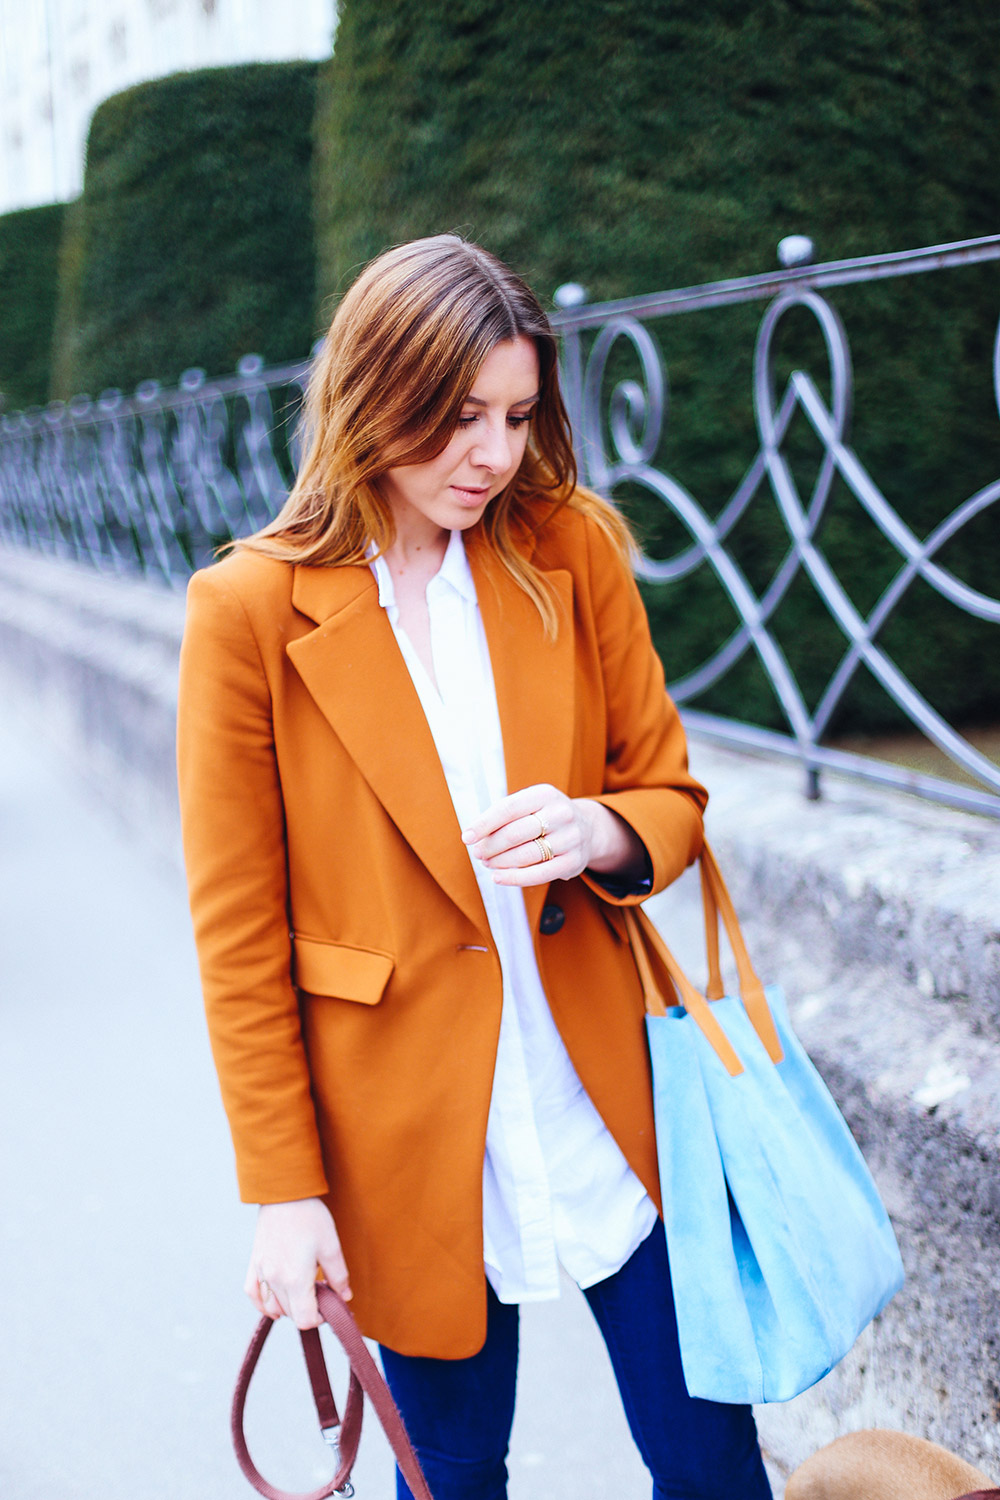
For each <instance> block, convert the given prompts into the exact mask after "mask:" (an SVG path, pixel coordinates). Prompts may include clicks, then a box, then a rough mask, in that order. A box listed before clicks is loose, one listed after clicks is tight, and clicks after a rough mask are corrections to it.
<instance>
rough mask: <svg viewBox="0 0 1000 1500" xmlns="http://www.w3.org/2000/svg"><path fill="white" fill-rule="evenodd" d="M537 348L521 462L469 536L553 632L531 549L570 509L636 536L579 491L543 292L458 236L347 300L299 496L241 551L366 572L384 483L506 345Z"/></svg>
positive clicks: (321, 386) (316, 372)
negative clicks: (535, 390) (526, 343)
mask: <svg viewBox="0 0 1000 1500" xmlns="http://www.w3.org/2000/svg"><path fill="white" fill-rule="evenodd" d="M521 337H524V338H530V339H531V340H532V341H533V342H534V345H535V348H536V349H537V351H538V363H539V369H540V375H541V381H540V387H539V400H538V402H537V405H536V406H535V409H534V413H533V416H532V420H531V429H530V434H529V438H528V444H527V448H526V451H525V455H524V458H523V459H522V461H521V465H520V467H519V469H518V471H517V473H516V474H515V476H514V477H513V479H511V481H510V483H509V484H508V485H507V486H506V488H505V489H504V490H502V491H501V493H500V494H499V495H497V496H496V498H495V499H493V500H492V501H491V502H490V504H489V507H488V509H487V510H486V512H485V514H484V515H483V517H482V519H481V520H480V521H479V522H477V524H476V526H475V527H474V528H472V530H473V532H478V533H479V534H480V536H481V538H482V540H483V541H484V542H485V543H486V544H487V545H489V546H490V547H491V548H492V550H493V551H494V552H495V553H496V555H497V556H498V558H499V559H500V561H501V562H502V564H503V565H504V567H505V568H506V569H507V571H508V572H509V573H510V575H511V577H512V578H513V579H514V580H515V582H516V583H517V584H518V585H519V587H520V588H522V589H523V590H524V591H525V593H526V594H527V595H528V596H529V597H530V598H531V599H532V601H533V602H534V604H535V606H536V607H537V609H538V611H539V613H540V614H541V616H542V619H543V621H544V623H545V627H546V629H547V630H548V632H549V633H550V634H554V633H555V630H556V617H555V611H554V608H553V605H552V601H551V599H550V597H549V593H548V590H547V588H546V586H545V582H544V579H543V577H542V575H541V574H540V573H539V571H538V569H537V568H535V567H534V566H533V564H532V563H531V560H530V558H529V557H528V556H527V555H526V553H525V540H526V538H527V537H528V536H530V535H532V534H533V533H536V532H538V531H539V530H540V529H542V528H543V527H544V525H545V523H546V522H547V521H549V520H551V518H552V516H553V515H555V514H556V512H557V511H559V510H560V509H561V508H562V507H563V506H564V505H570V506H572V507H573V509H574V510H580V511H583V512H585V513H586V514H588V515H591V516H592V517H593V518H594V519H595V520H596V521H597V522H598V524H599V525H600V526H601V527H602V529H603V530H604V531H605V532H606V533H607V534H608V535H609V536H610V537H612V538H613V540H614V541H615V543H616V544H617V545H618V547H619V548H620V549H621V551H622V553H623V555H625V556H628V555H629V554H630V549H631V546H632V540H631V536H630V533H629V530H628V527H627V526H626V524H625V522H624V520H623V519H622V517H621V516H620V514H619V513H618V511H617V510H615V509H614V507H613V506H612V505H610V504H609V503H608V502H607V501H606V500H602V499H601V498H600V497H599V496H597V495H595V494H593V493H591V492H590V491H588V490H584V489H581V488H579V487H578V486H577V483H576V461H575V459H574V456H573V447H572V442H571V434H570V425H569V418H568V417H567V415H566V408H565V406H564V405H563V400H562V396H561V394H560V391H559V374H558V366H557V360H556V341H555V337H554V335H553V332H552V328H551V325H550V324H549V320H548V318H547V317H546V316H545V313H544V311H543V310H542V307H541V305H540V304H539V302H538V299H537V298H536V297H535V295H534V293H533V292H532V291H531V289H530V288H529V287H528V286H527V284H526V283H525V282H524V281H522V280H521V278H520V277H519V276H517V275H515V273H514V272H513V271H511V270H510V269H509V267H507V266H505V265H504V264H503V263H502V262H501V261H499V260H497V259H496V257H495V256H493V255H490V254H489V252H488V251H486V250H483V249H482V248H481V247H480V246H479V245H474V244H470V243H469V242H468V241H466V240H463V239H460V238H459V237H458V236H457V235H453V234H441V235H434V236H433V237H431V238H429V239H422V240H413V241H411V242H410V243H409V244H406V245H398V246H397V247H396V248H395V249H392V250H387V251H386V252H385V253H384V254H383V255H380V256H378V258H377V259H376V260H373V261H372V262H371V263H370V264H369V265H368V266H366V267H365V269H364V270H363V271H362V273H361V275H360V276H359V277H358V279H357V280H356V281H355V282H354V284H353V286H352V287H351V288H350V290H349V291H348V292H347V293H346V294H345V295H344V297H343V298H342V300H341V302H340V304H339V306H338V308H337V311H336V314H335V316H334V319H333V322H332V324H331V326H330V331H329V333H328V334H327V336H326V338H325V339H324V341H323V345H322V348H321V350H320V353H319V354H318V356H317V358H316V360H315V361H314V364H313V368H312V372H311V375H310V378H309V384H308V388H307V390H306V397H305V405H304V409H303V432H302V436H303V439H304V441H303V447H302V461H301V464H300V466H299V471H298V476H297V478H296V481H295V484H294V486H293V488H292V492H291V494H290V495H289V497H288V499H287V500H286V502H285V504H284V506H283V507H282V509H281V511H280V512H279V514H278V515H277V516H276V517H275V519H274V520H273V521H272V522H271V523H270V524H269V525H268V526H265V527H264V528H263V529H262V530H261V531H258V532H256V533H255V534H254V535H253V536H251V537H248V538H246V539H244V540H242V541H240V542H238V543H237V546H239V547H242V548H250V549H252V550H254V551H256V552H263V553H265V554H266V555H267V556H269V557H277V558H281V559H283V560H285V561H289V562H296V563H310V564H314V565H326V566H333V565H336V564H347V563H360V562H363V561H364V560H365V557H366V551H367V548H368V547H369V545H370V544H372V543H374V546H375V548H376V549H377V551H378V552H384V551H385V550H386V549H387V548H388V547H389V546H391V545H392V542H393V540H394V537H395V527H394V524H393V517H392V511H391V508H390V506H389V503H388V501H387V500H386V498H385V496H384V494H383V491H382V488H381V486H380V484H379V480H380V478H381V477H382V475H384V474H385V472H386V470H388V469H392V468H398V467H402V466H404V465H406V464H418V463H425V462H426V461H427V460H428V459H431V458H434V457H435V456H436V455H437V454H438V453H440V452H441V450H442V449H443V448H444V447H445V446H446V444H447V443H448V442H449V440H450V438H451V436H452V434H453V433H454V431H455V428H456V426H457V423H458V419H459V416H460V415H461V412H462V407H463V404H464V402H465V399H466V397H467V396H468V394H469V392H470V390H471V389H472V387H473V383H474V381H475V379H476V375H477V374H478V372H479V369H480V366H481V365H482V363H483V360H484V359H485V358H486V356H487V355H488V354H489V352H490V350H491V349H493V348H494V347H495V345H497V344H499V343H504V342H507V341H509V340H513V339H516V338H521Z"/></svg>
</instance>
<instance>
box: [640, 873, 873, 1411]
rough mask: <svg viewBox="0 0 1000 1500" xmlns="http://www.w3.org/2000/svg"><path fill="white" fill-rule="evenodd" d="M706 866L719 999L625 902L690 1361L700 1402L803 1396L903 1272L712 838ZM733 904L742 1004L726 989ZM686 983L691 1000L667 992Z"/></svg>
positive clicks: (681, 1327) (684, 1353)
mask: <svg viewBox="0 0 1000 1500" xmlns="http://www.w3.org/2000/svg"><path fill="white" fill-rule="evenodd" d="M701 874H702V892H703V896H704V901H705V930H706V938H707V943H708V956H709V984H708V988H707V996H708V997H709V998H708V999H706V996H705V995H701V994H699V993H698V991H697V990H695V989H694V987H693V985H691V983H690V981H689V980H688V979H687V977H686V976H685V974H684V973H683V971H682V970H681V968H680V966H679V965H678V964H677V961H676V960H675V959H674V957H673V955H672V954H671V953H670V950H669V949H668V948H667V946H666V944H665V943H664V942H663V939H662V938H661V937H660V935H659V934H658V933H657V931H656V929H655V928H654V927H653V925H652V923H651V922H650V921H649V919H648V918H647V917H646V916H645V914H644V913H641V912H639V911H638V909H637V908H628V909H627V921H628V928H629V939H630V942H631V944H632V949H633V953H634V955H635V960H636V965H637V967H638V970H639V975H640V978H641V980H642V985H643V991H644V994H645V998H646V1012H647V1014H646V1027H647V1034H648V1037H649V1050H650V1056H651V1060H652V1069H653V1103H654V1110H655V1118H656V1143H657V1150H658V1154H659V1163H660V1185H661V1188H662V1192H663V1217H664V1224H665V1227H666V1235H667V1247H668V1250H669V1255H670V1272H671V1279H672V1283H673V1291H674V1300H675V1302H676V1306H677V1323H678V1332H679V1335H680V1349H681V1361H682V1364H683V1369H684V1379H685V1383H686V1385H687V1388H688V1391H689V1393H690V1394H691V1395H692V1396H702V1397H706V1398H708V1399H710V1400H712V1401H728V1402H739V1403H745V1402H761V1401H788V1400H790V1399H791V1397H792V1396H796V1395H798V1394H799V1392H800V1391H803V1390H805V1389H807V1387H809V1386H811V1385H813V1384H814V1383H815V1382H816V1381H817V1380H819V1379H820V1378H821V1377H822V1376H823V1375H825V1374H826V1373H827V1371H828V1370H830V1369H832V1368H833V1366H834V1365H835V1364H836V1363H837V1362H838V1360H840V1359H842V1358H843V1357H844V1355H845V1354H846V1353H847V1352H848V1350H849V1349H850V1348H851V1346H852V1344H853V1343H854V1341H855V1339H856V1338H857V1336H858V1334H859V1333H860V1332H861V1331H862V1329H863V1328H865V1327H866V1326H867V1325H868V1323H870V1322H871V1320H872V1318H873V1317H874V1316H875V1314H876V1313H877V1312H879V1311H880V1310H881V1309H882V1308H883V1307H884V1306H885V1304H886V1303H887V1302H888V1301H889V1299H890V1298H891V1297H893V1296H894V1295H895V1293H896V1292H897V1291H898V1290H899V1288H900V1287H901V1286H902V1283H903V1266H902V1262H901V1260H900V1256H899V1249H898V1247H897V1245H896V1239H895V1236H894V1234H893V1231H892V1226H891V1225H890V1223H889V1219H888V1216H887V1214H886V1211H885V1209H884V1207H883V1206H882V1202H881V1199H880V1198H879V1195H878V1190H877V1188H876V1187H875V1184H874V1182H873V1181H872V1177H871V1174H870V1172H869V1171H868V1168H867V1166H866V1165H865V1161H864V1158H863V1157H862V1155H861V1152H860V1151H859V1149H858V1147H857V1145H856V1144H855V1142H854V1139H853V1137H852V1136H851V1133H850V1131H849V1129H848V1127H847V1124H846V1122H845V1120H844V1118H843V1116H842V1115H841V1113H840V1111H839V1110H838V1108H837V1106H836V1104H835V1103H834V1101H833V1099H832V1098H831V1096H830V1094H829V1092H828V1090H827V1088H826V1085H825V1084H824V1083H823V1080H822V1079H821V1078H820V1076H819V1074H818V1073H817V1071H816V1069H815V1068H814V1067H813V1065H812V1063H811V1062H810V1061H809V1058H808V1057H807V1056H806V1053H805V1051H804V1049H803V1047H802V1046H801V1044H800V1043H799V1042H798V1040H797V1039H796V1037H795V1036H794V1034H793V1033H792V1030H791V1027H790V1025H789V1021H788V1013H787V1010H786V1007H785V1001H784V998H783V996H782V994H781V991H780V990H779V989H777V988H775V987H769V988H768V989H767V990H766V991H765V990H764V989H763V987H762V985H761V983H760V981H759V979H758V978H757V976H756V974H755V973H754V971H753V968H752V965H751V963H750V959H749V957H748V955H747V952H746V948H745V946H744V943H743V939H742V935H741V933H740V930H739V925H738V923H737V920H736V914H735V911H734V910H733V905H732V901H731V900H730V898H729V893H728V891H727V890H726V888H725V884H724V882H723V880H722V876H721V874H720V873H719V869H718V865H717V864H716V862H715V859H714V856H713V855H712V853H711V851H710V850H709V849H708V848H707V846H706V849H705V852H704V854H703V856H702V867H701ZM720 913H721V915H722V919H723V923H724V925H725V927H726V931H727V934H728V936H729V939H730V943H731V946H732V948H733V954H734V957H735V959H736V965H737V971H738V974H739V978H740V998H735V997H723V988H722V982H721V977H720V970H719V944H718V916H719V914H720ZM664 980H665V981H666V982H664ZM675 989H676V992H677V993H678V994H679V996H680V1000H681V1002H682V1003H681V1004H680V1005H676V1004H669V1003H667V1001H665V1000H664V998H663V996H664V992H666V994H667V995H668V996H670V997H671V998H674V994H673V992H674V990H675ZM716 997H722V998H716ZM709 1000H711V1001H712V1003H711V1004H710V1003H709Z"/></svg>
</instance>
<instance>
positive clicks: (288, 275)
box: [56, 63, 316, 396]
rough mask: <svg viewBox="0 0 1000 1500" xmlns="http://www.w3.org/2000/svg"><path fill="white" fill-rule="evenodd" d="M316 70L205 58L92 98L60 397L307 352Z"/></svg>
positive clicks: (70, 255) (60, 357)
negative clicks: (185, 69)
mask: <svg viewBox="0 0 1000 1500" xmlns="http://www.w3.org/2000/svg"><path fill="white" fill-rule="evenodd" d="M315 80H316V65H315V64H314V63H272V64H249V65H245V66H240V67H232V68H212V69H205V70H203V71H200V72H193V73H178V74H174V75H172V76H171V77H168V78H163V79H158V80H157V81H155V82H153V83H144V84H140V85H139V86H137V87H136V88H131V89H127V90H126V91H125V92H124V93H121V94H116V95H114V96H113V97H112V98H110V99H107V100H105V102H104V103H103V104H102V105H101V106H100V107H99V109H98V110H97V111H96V113H95V115H94V119H93V122H92V124H91V129H90V137H89V140H88V145H87V168H86V175H85V181H84V191H83V197H82V199H81V200H80V208H79V211H78V212H76V213H74V214H73V215H72V216H71V218H70V222H69V225H68V236H67V241H68V242H67V244H66V245H65V246H64V254H63V272H64V276H63V281H62V287H61V307H60V314H59V328H58V335H57V391H56V394H58V395H61V396H68V395H70V394H72V393H74V392H76V391H81V390H86V391H89V392H90V393H91V394H92V395H96V393H97V392H98V391H100V390H101V389H103V388H105V387H108V386H119V387H121V388H124V389H129V388H131V387H133V386H135V385H136V384H137V382H138V381H140V380H143V379H147V378H150V377H153V378H157V379H160V380H164V381H173V380H176V378H177V376H178V375H179V374H180V373H181V371H182V370H184V369H185V368H186V367H188V366H192V365H199V366H201V367H202V368H204V369H207V371H208V373H209V374H210V375H219V374H225V373H229V372H230V371H232V370H233V368H234V366H235V364H236V361H237V360H238V359H239V358H240V356H241V355H243V354H246V353H249V352H254V353H258V354H262V355H263V356H264V357H265V359H266V360H267V361H268V363H274V362H276V361H279V360H284V359H293V358H302V357H305V356H306V355H307V354H308V352H309V349H310V346H311V344H312V342H313V338H314V336H315V329H314V306H315V252H314V245H313V228H312V204H311V190H310V171H311V162H312V121H313V113H314V102H315Z"/></svg>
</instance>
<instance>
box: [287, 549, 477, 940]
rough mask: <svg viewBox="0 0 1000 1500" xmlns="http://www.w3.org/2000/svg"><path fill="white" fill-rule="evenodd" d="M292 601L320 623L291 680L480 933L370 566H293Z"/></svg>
mask: <svg viewBox="0 0 1000 1500" xmlns="http://www.w3.org/2000/svg"><path fill="white" fill-rule="evenodd" d="M292 603H293V604H294V606H295V608H296V609H297V610H299V611H300V612H301V613H302V614H306V615H308V616H309V617H310V619H313V620H316V621H317V622H319V623H318V628H317V629H316V630H313V631H311V632H310V633H309V634H308V635H304V636H301V637H300V638H299V639H298V640H295V641H291V642H290V643H289V645H288V648H287V649H288V655H289V658H290V660H291V661H292V663H293V665H294V666H295V668H296V670H297V672H298V673H299V676H300V677H301V678H302V681H303V682H304V684H305V686H306V687H307V688H308V690H309V692H310V693H311V694H312V697H313V699H314V700H315V702H316V703H317V705H318V706H319V708H320V710H321V711H322V713H323V714H324V716H325V718H326V719H327V720H328V722H329V723H330V725H331V726H332V728H333V729H334V730H335V731H336V733H337V735H338V736H339V738H340V740H341V741H342V743H343V744H344V746H345V748H346V749H347V752H348V754H349V755H350V756H351V758H352V759H353V760H354V762H355V764H356V765H357V767H358V769H359V770H360V772H361V774H362V775H363V776H364V778H365V780H366V781H367V782H368V785H369V786H370V787H371V789H372V791H373V792H374V794H375V796H376V797H377V798H378V799H379V801H380V802H381V804H382V806H383V807H384V808H385V810H386V812H387V813H388V814H389V816H390V818H391V819H392V821H393V822H394V823H395V825H396V827H397V828H398V829H399V831H400V833H401V834H402V835H403V837H404V838H405V839H406V842H407V843H408V844H409V845H410V847H411V848H412V849H413V851H414V853H415V854H416V856H417V858H418V859H419V860H420V862H421V864H423V866H424V867H425V869H427V870H428V871H429V872H430V874H431V875H432V876H433V877H434V879H435V880H436V881H437V882H438V884H439V885H440V886H441V887H442V889H443V890H444V891H445V892H446V893H447V894H448V895H449V896H450V897H451V899H452V900H453V901H454V902H455V903H456V905H457V906H459V907H460V908H461V909H462V911H464V912H465V913H466V915H467V916H468V917H469V918H470V919H471V920H472V921H473V922H474V923H475V924H476V926H477V927H479V928H480V929H481V930H482V931H483V932H484V933H485V932H486V931H487V930H488V926H487V921H486V913H485V909H484V907H483V903H482V897H481V896H480V894H479V887H478V886H477V884H476V877H475V875H474V873H473V870H472V866H471V864H470V861H469V855H468V853H467V851H466V849H465V846H464V845H463V844H462V842H461V837H460V834H461V830H460V829H459V826H458V819H457V817H456V815H455V809H454V806H453V804H452V800H451V795H450V793H449V791H448V783H447V782H446V780H445V776H444V772H443V770H442V769H441V762H440V760H439V759H438V755H437V751H436V749H435V747H434V740H433V737H432V735H431V732H430V729H429V727H428V724H427V720H426V718H425V716H424V711H423V709H422V708H421V706H420V699H419V698H418V696H417V692H416V689H415V688H414V686H413V683H412V681H411V679H410V674H409V672H408V671H407V669H406V663H405V662H404V661H403V658H402V655H401V654H400V651H399V647H398V645H397V643H396V639H395V637H394V635H393V632H392V626H391V624H390V623H389V619H388V617H387V615H386V613H385V610H384V609H382V608H381V607H380V605H379V602H378V592H377V589H376V585H375V580H374V578H373V577H372V574H371V570H370V569H369V568H367V567H364V566H359V567H340V568H315V567H314V568H307V567H297V568H296V569H295V580H294V583H293V587H292Z"/></svg>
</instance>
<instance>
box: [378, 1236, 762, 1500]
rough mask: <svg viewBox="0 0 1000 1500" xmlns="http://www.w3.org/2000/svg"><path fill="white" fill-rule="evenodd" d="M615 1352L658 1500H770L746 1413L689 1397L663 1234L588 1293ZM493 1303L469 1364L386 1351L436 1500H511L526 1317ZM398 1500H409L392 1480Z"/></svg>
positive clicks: (386, 1364)
mask: <svg viewBox="0 0 1000 1500" xmlns="http://www.w3.org/2000/svg"><path fill="white" fill-rule="evenodd" d="M584 1295H585V1296H586V1298H587V1301H588V1302H589V1304H590V1310H591V1312H592V1313H593V1315H594V1318H595V1320H596V1322H597V1326H598V1328H599V1329H600V1331H601V1334H602V1336H603V1338H604V1342H605V1344H606V1345H607V1349H608V1354H609V1355H610V1357H611V1364H612V1367H613V1369H614V1372H615V1379H616V1380H617V1382H618V1389H619V1391H620V1393H621V1398H622V1403H623V1405H624V1408H625V1415H626V1417H627V1418H628V1424H629V1427H630V1429H631V1431H632V1436H633V1438H634V1439H635V1442H636V1445H637V1447H638V1449H639V1452H640V1453H641V1454H642V1457H643V1460H644V1462H645V1464H646V1467H647V1468H648V1470H649V1472H650V1474H651V1475H652V1478H653V1500H734V1497H737V1496H738V1497H739V1500H771V1487H770V1485H769V1484H768V1480H767V1475H766V1474H765V1472H764V1465H763V1463H762V1461H761V1456H760V1448H759V1447H758V1444H757V1429H756V1426H755V1424H754V1419H753V1412H752V1410H751V1408H750V1407H749V1406H729V1405H724V1404H722V1403H720V1402H717V1401H702V1400H698V1399H696V1398H693V1397H691V1396H689V1395H688V1393H687V1389H686V1388H685V1385H684V1376H683V1374H682V1372H681V1359H680V1350H679V1348H678V1343H677V1319H676V1316H675V1314H674V1302H673V1295H672V1293H671V1289H670V1270H669V1265H668V1262H667V1247H666V1240H665V1238H664V1234H663V1226H662V1224H660V1223H659V1222H658V1223H657V1225H656V1227H655V1228H654V1229H653V1230H652V1232H651V1233H650V1234H649V1236H648V1238H647V1239H646V1240H644V1241H643V1243H642V1244H641V1245H640V1246H639V1248H638V1250H636V1252H635V1254H634V1255H632V1256H631V1258H630V1259H629V1260H627V1261H626V1263H625V1265H624V1266H622V1268H621V1270H620V1271H616V1272H615V1274H614V1275H613V1276H609V1277H608V1278H607V1280H605V1281H599V1282H598V1283H597V1285H596V1286H592V1287H589V1288H588V1289H587V1291H586V1292H585V1293H584ZM487 1297H488V1301H489V1311H488V1321H487V1330H486V1342H485V1344H484V1345H483V1347H482V1349H480V1351H479V1353H478V1354H473V1355H472V1356H471V1357H470V1358H469V1359H455V1360H450V1359H423V1358H417V1357H414V1356H411V1355H405V1354H396V1353H394V1352H393V1350H391V1349H385V1348H383V1349H382V1364H383V1368H384V1370H385V1376H386V1380H387V1381H388V1384H389V1388H390V1390H391V1391H392V1394H393V1398H394V1399H395V1402H396V1405H397V1406H398V1407H399V1409H400V1412H401V1413H402V1417H403V1421H404V1423H405V1424H406V1430H407V1432H408V1433H409V1435H410V1439H411V1441H412V1443H413V1446H414V1448H415V1449H416V1451H417V1456H418V1458H419V1459H420V1464H421V1467H422V1469H423V1471H424V1474H425V1476H426V1479H427V1483H428V1485H429V1486H430V1490H431V1494H432V1495H433V1497H434V1500H505V1497H506V1495H507V1463H506V1460H507V1446H508V1442H509V1439H510V1429H511V1423H512V1422H513V1419H514V1388H515V1384H516V1380H517V1346H518V1309H517V1307H516V1305H511V1304H508V1303H502V1302H500V1301H498V1299H497V1298H496V1296H495V1295H494V1293H493V1291H492V1289H491V1288H487ZM396 1493H397V1497H398V1500H412V1497H411V1494H410V1490H409V1487H408V1486H407V1484H406V1483H405V1481H404V1480H403V1478H402V1476H401V1475H399V1474H397V1476H396Z"/></svg>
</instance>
